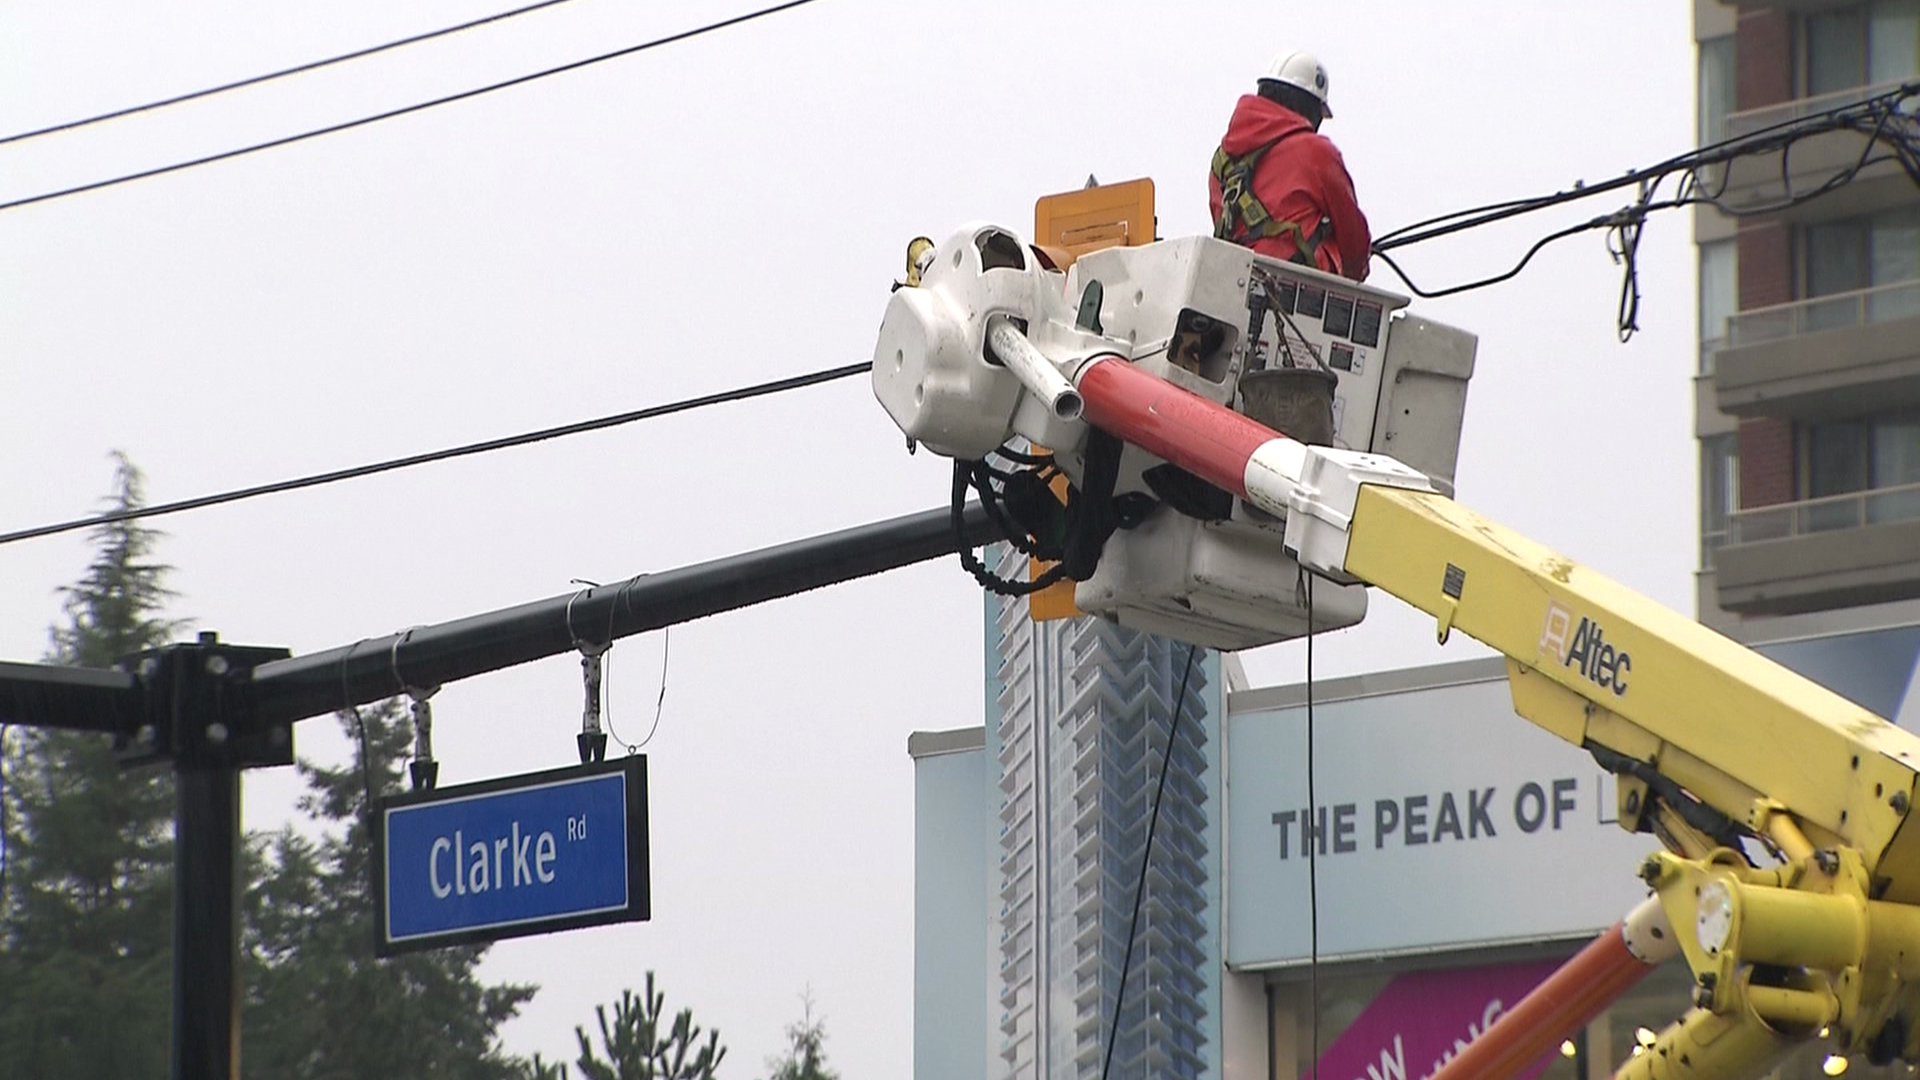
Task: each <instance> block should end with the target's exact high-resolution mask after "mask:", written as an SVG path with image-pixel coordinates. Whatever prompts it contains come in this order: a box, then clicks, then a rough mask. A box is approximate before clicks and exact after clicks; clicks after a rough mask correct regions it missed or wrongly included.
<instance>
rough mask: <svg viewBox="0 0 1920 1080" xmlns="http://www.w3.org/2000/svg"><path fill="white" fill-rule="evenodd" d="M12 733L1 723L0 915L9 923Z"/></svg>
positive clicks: (11, 901) (10, 895) (11, 916)
mask: <svg viewBox="0 0 1920 1080" xmlns="http://www.w3.org/2000/svg"><path fill="white" fill-rule="evenodd" d="M12 733H13V726H12V725H11V724H6V723H0V917H4V918H5V919H6V920H7V922H8V924H9V925H11V923H12V922H13V894H12V893H10V892H8V891H7V866H8V865H9V863H10V862H11V861H12V856H13V850H12V846H11V845H12V840H13V823H12V821H11V820H10V819H9V817H8V804H9V803H10V802H11V801H12V800H11V798H10V797H9V796H8V793H7V736H8V735H11V734H12Z"/></svg>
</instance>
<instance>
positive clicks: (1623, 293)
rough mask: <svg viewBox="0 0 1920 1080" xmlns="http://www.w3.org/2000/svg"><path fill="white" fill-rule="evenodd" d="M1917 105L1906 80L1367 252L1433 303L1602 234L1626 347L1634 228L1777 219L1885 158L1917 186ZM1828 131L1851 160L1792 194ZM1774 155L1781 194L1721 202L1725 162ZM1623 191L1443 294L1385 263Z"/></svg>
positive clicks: (1397, 237)
mask: <svg viewBox="0 0 1920 1080" xmlns="http://www.w3.org/2000/svg"><path fill="white" fill-rule="evenodd" d="M1916 100H1920V82H1909V83H1906V84H1904V85H1902V86H1898V87H1893V88H1891V89H1888V90H1886V91H1883V92H1881V93H1878V94H1874V95H1872V96H1870V97H1867V98H1864V99H1862V100H1860V101H1856V102H1851V103H1848V104H1844V105H1838V106H1835V107H1833V108H1830V109H1825V110H1822V111H1820V112H1816V113H1810V114H1808V115H1806V116H1803V117H1796V118H1794V119H1790V120H1785V121H1782V122H1780V123H1777V124H1772V125H1769V126H1767V127H1764V128H1761V129H1759V130H1757V131H1753V132H1749V133H1747V134H1744V135H1738V136H1734V137H1733V138H1729V139H1723V140H1721V141H1719V142H1716V143H1712V144H1710V145H1707V146H1703V147H1701V148H1699V149H1697V150H1691V151H1688V152H1687V153H1684V154H1680V155H1677V156H1675V157H1671V158H1668V159H1667V160H1665V161H1662V162H1659V163H1658V164H1655V165H1652V166H1649V167H1647V168H1644V169H1636V170H1632V171H1630V172H1627V173H1625V174H1623V175H1621V176H1618V177H1614V178H1612V179H1610V180H1606V181H1603V182H1601V183H1598V184H1592V185H1587V184H1576V185H1574V187H1573V188H1571V189H1569V190H1566V191H1557V192H1554V193H1553V194H1551V195H1543V196H1539V197H1537V198H1532V199H1514V200H1509V201H1507V202H1501V203H1494V204H1492V205H1489V206H1481V207H1476V208H1473V209H1470V210H1457V211H1454V212H1452V213H1449V214H1442V215H1440V216H1439V217H1434V218H1429V219H1428V220H1426V221H1421V222H1416V223H1414V224H1412V225H1408V226H1404V227H1402V228H1399V229H1395V230H1393V231H1391V232H1388V233H1385V234H1383V235H1381V236H1379V237H1378V238H1376V239H1375V241H1374V244H1373V254H1374V255H1375V256H1376V257H1377V258H1379V259H1380V261H1381V262H1383V263H1385V264H1386V266H1387V268H1388V269H1389V270H1392V271H1393V272H1394V273H1395V274H1396V275H1398V276H1399V278H1400V280H1401V281H1403V282H1405V283H1406V286H1407V289H1408V290H1409V291H1411V292H1412V293H1413V294H1414V295H1415V296H1419V297H1422V298H1424V299H1430V300H1431V299H1437V298H1439V297H1443V296H1451V295H1453V294H1455V293H1462V292H1467V291H1469V290H1472V289H1478V288H1482V287H1484V286H1488V285H1494V284H1498V283H1500V282H1503V281H1507V280H1509V279H1511V278H1513V277H1515V276H1517V275H1518V274H1519V273H1520V272H1521V271H1522V270H1523V269H1525V268H1526V266H1527V264H1528V263H1529V262H1530V261H1532V259H1533V257H1534V256H1535V255H1536V254H1538V253H1539V252H1540V250H1541V249H1542V248H1545V247H1546V246H1547V245H1549V244H1551V243H1553V242H1555V241H1557V240H1562V239H1565V238H1566V237H1569V236H1574V235H1577V234H1579V233H1583V232H1588V231H1593V230H1605V231H1606V232H1607V233H1608V234H1609V237H1608V249H1609V253H1610V254H1611V255H1612V256H1613V258H1614V261H1615V262H1617V263H1619V264H1620V265H1621V266H1622V281H1621V287H1620V306H1619V311H1618V314H1617V322H1618V329H1619V332H1620V338H1621V340H1622V341H1624V340H1626V339H1627V338H1628V337H1630V336H1632V334H1633V332H1634V331H1635V330H1637V329H1638V320H1639V306H1640V287H1639V264H1638V252H1639V246H1640V231H1641V227H1642V226H1643V225H1644V223H1645V222H1646V219H1647V217H1648V216H1649V215H1650V214H1652V213H1653V212H1655V211H1659V210H1672V209H1676V208H1679V207H1685V206H1696V205H1704V206H1711V207H1713V208H1714V209H1716V210H1719V211H1720V212H1721V213H1723V214H1726V215H1728V216H1729V217H1753V216H1756V215H1762V214H1777V213H1779V212H1781V211H1783V210H1787V209H1790V208H1792V207H1795V206H1799V205H1801V204H1802V203H1806V202H1810V201H1812V200H1814V199H1817V198H1819V197H1821V196H1822V195H1825V194H1827V193H1828V192H1831V191H1833V190H1835V189H1837V188H1840V187H1842V186H1844V185H1846V184H1848V183H1851V182H1852V181H1853V180H1854V178H1855V177H1857V176H1858V175H1859V174H1860V172H1861V171H1862V170H1863V169H1866V168H1868V167H1870V166H1873V165H1878V164H1880V163H1882V162H1888V161H1891V162H1895V163H1897V164H1898V165H1899V166H1900V167H1901V168H1902V169H1903V170H1905V172H1906V173H1907V176H1908V177H1909V178H1910V179H1912V180H1913V181H1914V182H1915V183H1916V184H1920V120H1916V117H1915V103H1916ZM1834 131H1852V132H1856V133H1858V134H1860V135H1862V136H1865V138H1864V139H1863V140H1862V145H1861V149H1860V153H1859V155H1858V156H1857V157H1856V158H1855V159H1854V160H1853V161H1851V162H1850V163H1848V164H1847V165H1845V166H1843V167H1841V168H1839V169H1837V170H1836V171H1834V172H1833V173H1831V174H1830V175H1828V176H1827V177H1826V178H1825V179H1823V180H1821V181H1820V182H1818V183H1815V184H1812V185H1811V186H1808V187H1805V188H1801V187H1799V186H1798V185H1796V184H1795V183H1794V182H1793V178H1792V169H1791V168H1790V167H1789V166H1790V163H1791V155H1792V153H1793V147H1794V146H1795V145H1796V144H1798V143H1799V142H1800V141H1801V140H1803V139H1808V138H1812V137H1814V136H1816V135H1821V134H1825V133H1828V132H1834ZM1776 152H1777V153H1779V154H1780V158H1781V160H1780V170H1779V180H1780V183H1781V186H1782V188H1783V189H1784V190H1783V193H1782V194H1781V196H1780V197H1779V198H1777V199H1774V200H1772V201H1770V202H1767V203H1762V204H1754V205H1736V204H1731V203H1728V202H1727V201H1726V199H1725V196H1726V191H1727V184H1728V181H1729V176H1730V170H1731V167H1732V164H1733V163H1734V162H1735V161H1737V160H1740V159H1742V158H1749V157H1754V156H1757V155H1761V154H1770V153H1776ZM1714 166H1719V167H1720V172H1719V174H1718V175H1717V176H1709V174H1707V173H1706V172H1705V171H1704V170H1707V169H1709V168H1712V167H1714ZM1670 180H1671V181H1674V182H1675V186H1674V188H1673V189H1672V193H1671V194H1663V193H1662V192H1661V188H1662V187H1663V186H1664V185H1665V184H1666V183H1667V182H1668V181H1670ZM1623 188H1629V189H1634V191H1635V197H1634V201H1633V202H1631V203H1629V204H1628V205H1626V206H1623V207H1621V208H1620V209H1618V210H1615V211H1613V212H1612V213H1607V214H1601V215H1599V216H1597V217H1594V218H1591V219H1589V220H1586V221H1582V222H1578V223H1575V224H1573V225H1569V226H1567V227H1566V228H1562V229H1558V230H1555V231H1553V232H1551V233H1548V234H1547V235H1545V236H1543V237H1541V238H1540V239H1539V240H1537V241H1535V242H1534V243H1533V245H1532V246H1530V247H1529V248H1527V250H1526V251H1525V253H1523V254H1522V255H1521V256H1520V259H1519V260H1518V261H1517V262H1515V263H1514V264H1513V265H1512V266H1511V267H1509V268H1508V269H1507V270H1505V271H1503V272H1501V273H1498V274H1494V275H1491V276H1488V277H1484V278H1479V279H1476V280H1473V281H1467V282H1463V283H1461V284H1458V285H1451V286H1447V287H1445V288H1436V289H1423V288H1421V287H1420V286H1419V285H1417V284H1415V283H1414V281H1413V279H1412V278H1411V277H1410V276H1408V274H1407V273H1406V271H1404V270H1402V269H1401V268H1400V264H1399V263H1398V262H1396V261H1395V260H1394V258H1393V257H1392V256H1390V255H1388V254H1387V252H1388V251H1390V250H1393V249H1395V248H1400V247H1405V246H1407V245H1410V244H1417V243H1421V242H1423V241H1427V240H1433V239H1437V238H1439V237H1442V236H1446V235H1449V234H1452V233H1457V232H1462V231H1465V230H1468V229H1476V228H1480V227H1481V226H1484V225H1490V224H1493V223H1494V222H1497V221H1503V220H1506V219H1508V218H1512V217H1518V216H1520V215H1522V214H1530V213H1533V212H1535V211H1539V210H1545V209H1548V208H1551V207H1555V206H1561V205H1564V204H1566V203H1571V202H1577V201H1579V200H1581V199H1588V198H1592V197H1593V196H1595V195H1599V194H1602V193H1604V192H1610V191H1618V190H1620V189H1623Z"/></svg>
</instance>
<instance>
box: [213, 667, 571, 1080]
mask: <svg viewBox="0 0 1920 1080" xmlns="http://www.w3.org/2000/svg"><path fill="white" fill-rule="evenodd" d="M342 722H343V725H344V726H345V728H346V731H347V734H348V736H349V737H350V738H351V739H353V740H354V745H355V751H354V762H353V764H352V765H351V766H349V767H345V768H337V769H335V768H327V767H325V766H322V765H316V764H313V763H310V762H302V763H301V764H300V766H299V768H300V772H301V774H302V775H303V776H304V777H306V780H307V784H308V788H309V791H308V793H307V794H306V796H304V797H303V798H302V800H301V803H300V808H301V809H302V810H303V811H305V812H306V813H307V814H308V815H309V816H310V817H312V818H313V819H314V820H315V821H316V822H318V823H320V824H321V825H322V826H324V831H323V833H322V835H321V836H320V837H319V838H318V839H314V838H311V837H309V836H307V835H304V834H302V833H300V832H298V831H295V830H294V829H292V828H286V829H282V830H281V831H280V832H278V833H275V834H274V835H272V836H271V837H256V838H255V839H254V841H253V845H252V848H253V850H252V858H253V860H254V861H255V862H256V863H257V864H258V866H259V867H260V872H259V874H258V876H257V877H256V879H255V880H256V882H257V883H256V884H255V885H254V887H253V888H252V889H251V890H250V891H249V893H248V896H247V901H246V910H247V923H248V932H247V941H246V952H247V968H248V972H247V976H248V978H247V1001H246V1013H245V1043H244V1050H243V1052H242V1054H241V1069H242V1071H243V1073H244V1075H246V1076H248V1077H259V1078H261V1080H267V1078H273V1080H282V1078H312V1080H322V1078H333V1077H340V1078H343V1080H345V1078H354V1077H385V1076H392V1077H407V1078H409V1080H508V1078H511V1077H517V1076H520V1075H522V1074H523V1071H524V1068H525V1063H523V1062H521V1061H519V1060H517V1059H516V1058H514V1057H512V1056H510V1055H508V1054H507V1053H506V1052H505V1051H504V1050H503V1049H502V1048H501V1046H500V1040H499V1029H500V1025H502V1024H504V1023H505V1022H506V1021H507V1020H508V1019H510V1018H512V1017H513V1016H514V1015H515V1014H516V1013H517V1012H518V1011H519V1008H520V1006H521V1005H522V1004H523V1003H525V1002H526V1001H527V1000H528V999H529V998H531V997H532V996H533V993H534V990H535V988H534V987H532V986H516V985H501V986H487V985H484V984H483V983H481V981H480V980H479V979H478V978H477V977H476V975H475V969H476V968H477V967H478V966H479V963H480V959H481V957H482V956H484V955H485V953H486V949H485V948H484V947H479V946H475V947H464V948H447V949H433V950H428V951H423V952H414V953H407V954H404V955H402V956H397V957H393V958H390V959H387V960H378V959H376V958H375V957H374V954H373V943H374V934H375V926H374V905H373V897H372V895H371V889H372V883H371V879H370V877H369V872H370V869H371V867H370V863H369V860H370V858H371V846H370V845H369V843H368V836H369V834H368V829H367V826H368V820H369V819H368V816H367V807H368V798H367V796H368V792H369V791H370V790H371V791H372V792H374V793H377V794H391V793H394V792H397V791H399V790H400V789H401V787H402V780H401V778H402V776H403V774H404V772H405V769H406V765H405V762H406V758H407V754H408V749H409V747H410V745H411V728H410V725H409V723H408V722H407V719H406V715H405V711H404V709H403V708H402V707H401V706H400V705H399V704H398V703H397V702H394V701H387V702H383V703H381V704H380V705H376V706H372V707H368V708H363V709H361V710H360V717H359V718H355V717H352V716H346V717H343V718H342ZM361 723H364V725H365V729H364V735H363V734H362V732H361V730H360V725H361ZM362 739H364V742H363V741H362ZM363 747H364V749H363Z"/></svg>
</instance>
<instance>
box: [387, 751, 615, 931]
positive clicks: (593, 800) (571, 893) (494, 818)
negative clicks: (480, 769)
mask: <svg viewBox="0 0 1920 1080" xmlns="http://www.w3.org/2000/svg"><path fill="white" fill-rule="evenodd" d="M374 844H375V852H374V860H373V895H374V898H375V900H374V902H375V906H376V909H377V917H378V919H379V926H380V932H379V940H378V941H377V943H376V945H377V951H378V952H379V954H380V955H382V956H388V955H391V954H393V953H398V952H406V951H409V950H412V949H430V948H439V947H441V946H446V945H469V944H473V943H475V942H483V941H497V940H499V939H501V938H509V937H521V936H524V935H527V934H546V933H551V932H553V931H555V930H572V929H575V928H577V927H582V926H599V925H601V924H604V923H615V922H632V921H636V920H644V919H646V918H648V916H649V914H650V904H649V900H650V898H649V894H648V884H649V882H648V865H647V759H646V758H645V757H644V756H640V755H634V756H630V757H626V758H622V759H620V760H617V761H606V762H600V763H596V764H592V765H580V766H575V767H572V768H565V769H551V770H548V771H546V772H538V773H528V774H526V775H523V776H509V777H502V778H500V779H496V780H483V781H481V782H479V783H474V784H462V785H459V786H456V787H445V788H439V789H437V790H434V791H413V792H408V793H406V794H403V795H395V796H392V797H389V798H386V799H382V800H380V803H379V810H378V813H377V816H376V821H375V828H374Z"/></svg>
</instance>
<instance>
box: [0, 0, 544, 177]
mask: <svg viewBox="0 0 1920 1080" xmlns="http://www.w3.org/2000/svg"><path fill="white" fill-rule="evenodd" d="M570 2H571V0H539V2H538V3H534V4H527V5H526V6H524V7H517V8H513V9H512V10H509V11H500V12H495V13H494V14H492V15H484V16H481V17H480V18H478V19H469V20H467V21H466V22H463V23H460V24H458V25H455V26H443V27H441V28H440V29H438V30H429V31H427V32H426V33H424V34H414V35H412V36H410V37H403V38H400V39H399V40H397V41H389V42H386V43H385V44H381V45H372V46H369V47H367V48H364V49H355V50H353V51H352V52H346V53H341V54H340V55H338V56H329V57H327V58H326V59H324V60H311V61H308V62H307V63H304V64H297V65H295V66H293V67H290V68H281V69H280V70H279V71H270V72H268V73H266V74H265V75H253V76H249V77H247V78H244V79H235V80H234V81H232V82H227V83H221V84H220V85H218V86H209V87H207V88H206V89H204V90H194V91H191V92H189V93H185V94H175V95H174V96H172V97H168V98H161V99H160V100H158V101H149V102H147V103H146V104H144V105H129V106H127V107H126V108H124V109H115V110H113V111H112V112H104V113H100V114H99V115H97V116H89V117H86V118H84V119H80V120H68V121H66V122H65V123H61V124H52V125H49V126H47V127H43V128H35V129H33V130H32V131H21V132H16V133H14V134H12V135H0V146H5V145H7V144H9V143H17V142H25V141H26V140H28V139H37V138H39V137H41V136H43V135H53V134H57V133H59V132H62V131H75V130H78V129H79V128H83V127H90V126H92V125H94V124H100V123H105V122H106V121H108V120H118V119H120V118H121V117H123V116H133V115H136V114H138V113H143V112H152V111H153V110H155V109H164V108H167V107H168V106H170V105H181V104H185V103H186V102H189V101H199V100H200V99H201V98H210V97H213V96H214V95H216V94H224V93H227V92H229V91H232V90H240V89H244V88H246V87H249V86H259V85H260V84H261V83H268V82H272V81H274V80H275V79H284V78H286V77H288V76H290V75H301V74H305V73H306V72H309V71H318V70H320V69H321V68H324V67H332V66H333V65H335V64H344V63H346V62H347V61H349V60H358V59H360V58H362V57H366V56H373V55H375V54H377V53H383V52H387V51H389V50H392V49H398V48H401V47H402V46H406V45H417V44H419V43H420V42H422V41H432V40H433V39H434V38H442V37H446V36H448V35H449V34H457V33H459V32H461V31H462V30H472V29H473V28H474V27H477V26H486V25H488V24H490V23H497V22H505V21H506V20H508V19H512V18H515V17H517V16H520V15H527V14H530V13H532V12H535V11H539V10H540V9H542V8H550V7H555V6H558V5H560V4H565V3H570Z"/></svg>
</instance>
